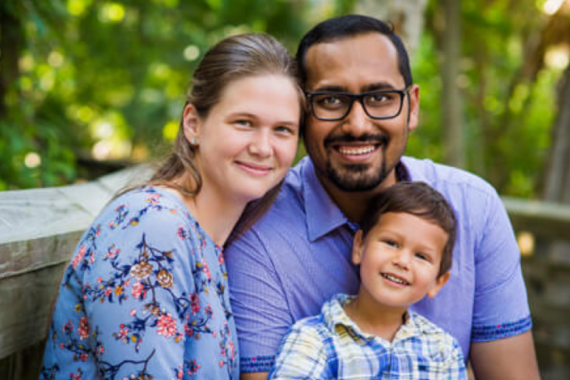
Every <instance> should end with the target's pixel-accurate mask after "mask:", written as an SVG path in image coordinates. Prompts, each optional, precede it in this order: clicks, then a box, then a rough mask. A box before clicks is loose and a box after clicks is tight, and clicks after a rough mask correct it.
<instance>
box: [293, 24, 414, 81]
mask: <svg viewBox="0 0 570 380" xmlns="http://www.w3.org/2000/svg"><path fill="white" fill-rule="evenodd" d="M371 32H377V33H380V34H383V35H385V36H386V37H388V38H389V39H390V41H392V43H393V44H394V46H395V47H396V50H397V52H398V69H399V70H400V73H401V74H402V76H403V77H404V82H405V84H406V87H408V86H410V85H411V84H412V83H413V80H412V71H411V69H410V61H409V58H408V52H407V51H406V48H405V46H404V43H403V42H402V40H401V39H400V37H399V36H398V35H397V34H396V33H395V32H394V27H393V25H392V24H389V23H386V22H383V21H381V20H378V19H376V18H373V17H369V16H363V15H346V16H341V17H336V18H331V19H329V20H326V21H323V22H321V23H319V24H318V25H317V26H315V27H314V28H313V29H311V30H310V31H309V32H308V33H307V34H305V36H304V37H303V39H302V40H301V42H300V43H299V48H298V49H297V62H298V64H299V75H300V78H301V82H302V84H303V86H305V85H306V81H307V70H306V67H305V57H306V55H307V51H308V50H309V48H310V47H311V46H313V45H314V44H318V43H323V42H331V41H334V40H340V39H343V38H346V37H351V36H356V35H359V34H365V33H371Z"/></svg>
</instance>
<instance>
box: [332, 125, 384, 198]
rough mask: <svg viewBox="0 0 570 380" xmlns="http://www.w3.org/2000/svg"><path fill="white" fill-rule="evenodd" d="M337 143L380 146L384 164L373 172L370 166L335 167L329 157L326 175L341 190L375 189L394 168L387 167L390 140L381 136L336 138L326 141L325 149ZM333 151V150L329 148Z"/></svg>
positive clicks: (345, 136)
mask: <svg viewBox="0 0 570 380" xmlns="http://www.w3.org/2000/svg"><path fill="white" fill-rule="evenodd" d="M335 142H348V143H350V142H364V143H370V144H380V150H381V152H380V153H381V155H382V163H381V164H380V167H379V168H378V169H377V170H374V171H372V169H371V167H370V165H365V164H351V165H337V166H334V165H333V163H332V161H331V159H330V157H331V155H330V154H329V155H328V159H327V166H326V175H327V178H329V180H330V181H331V182H332V183H333V184H335V186H336V187H338V188H339V189H340V190H343V191H349V192H357V191H368V190H372V189H375V188H376V187H377V186H378V185H380V184H381V183H382V181H384V179H386V177H387V176H388V173H389V172H390V171H391V170H392V168H390V169H387V167H386V149H387V147H388V144H389V143H390V139H389V138H388V137H387V136H385V135H381V134H374V135H371V134H365V135H362V136H360V137H353V136H350V135H342V136H335V137H330V138H327V139H325V142H324V144H325V147H328V146H330V144H332V143H335ZM328 149H331V148H328Z"/></svg>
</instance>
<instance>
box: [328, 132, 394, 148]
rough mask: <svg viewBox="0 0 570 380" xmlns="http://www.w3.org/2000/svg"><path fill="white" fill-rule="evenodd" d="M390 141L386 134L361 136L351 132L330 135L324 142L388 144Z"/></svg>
mask: <svg viewBox="0 0 570 380" xmlns="http://www.w3.org/2000/svg"><path fill="white" fill-rule="evenodd" d="M389 141H390V139H389V138H388V136H386V135H380V134H370V133H365V134H363V135H360V136H353V135H350V134H344V135H337V136H330V137H327V138H326V139H325V142H324V144H325V146H327V145H329V144H334V143H354V142H360V143H371V144H381V145H386V144H388V142H389Z"/></svg>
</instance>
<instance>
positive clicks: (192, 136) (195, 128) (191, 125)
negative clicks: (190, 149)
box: [182, 103, 202, 146]
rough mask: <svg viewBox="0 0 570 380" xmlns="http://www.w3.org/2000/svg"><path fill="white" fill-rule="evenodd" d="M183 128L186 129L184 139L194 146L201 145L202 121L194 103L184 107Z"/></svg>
mask: <svg viewBox="0 0 570 380" xmlns="http://www.w3.org/2000/svg"><path fill="white" fill-rule="evenodd" d="M182 127H183V128H184V137H186V141H188V143H189V144H190V145H192V146H198V145H200V133H201V128H202V120H201V119H200V116H198V110H196V107H195V106H194V105H193V104H192V103H188V104H187V105H186V107H184V113H183V115H182Z"/></svg>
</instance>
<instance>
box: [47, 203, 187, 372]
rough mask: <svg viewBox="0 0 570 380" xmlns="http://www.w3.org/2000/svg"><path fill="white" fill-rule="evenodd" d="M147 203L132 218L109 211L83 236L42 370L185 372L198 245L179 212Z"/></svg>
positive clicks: (121, 208)
mask: <svg viewBox="0 0 570 380" xmlns="http://www.w3.org/2000/svg"><path fill="white" fill-rule="evenodd" d="M146 202H150V206H148V205H147V206H148V207H146V208H145V207H143V208H142V209H136V208H133V209H131V210H129V212H127V210H126V207H127V206H126V205H119V206H117V205H116V204H115V206H109V207H108V208H107V210H106V211H104V212H103V213H102V214H101V216H100V217H99V218H98V219H97V221H96V222H95V223H94V224H93V226H92V227H91V228H90V229H89V230H88V231H87V232H86V233H85V235H84V236H83V238H82V240H81V241H80V243H79V245H78V247H77V249H76V251H75V253H74V255H73V257H72V261H71V263H70V265H69V267H68V268H67V270H66V272H65V274H64V279H63V282H62V286H61V287H60V294H59V296H58V300H57V303H56V308H55V311H54V318H53V323H52V329H51V332H50V342H48V347H47V348H46V355H45V356H44V357H45V358H44V369H43V371H47V370H50V371H54V368H55V369H56V370H57V368H60V369H62V370H63V369H64V368H65V369H66V371H67V370H69V369H73V372H72V373H62V374H61V375H62V376H64V377H62V378H83V377H85V378H91V377H90V376H92V378H95V377H101V378H106V379H107V378H109V379H123V378H128V379H130V378H137V379H139V378H143V379H151V378H155V379H166V378H178V376H179V375H180V374H181V371H182V370H183V368H184V369H185V370H186V367H187V365H186V364H187V363H184V361H183V360H184V351H185V340H186V338H187V334H185V327H186V326H187V324H188V315H189V313H188V311H189V309H191V307H192V301H193V299H192V296H193V295H194V293H195V281H194V274H193V273H192V268H193V267H194V265H193V264H192V262H193V260H194V251H195V250H196V243H195V242H196V241H197V239H193V238H192V236H191V235H192V231H188V227H187V226H188V223H185V219H184V218H183V217H182V216H181V215H178V212H177V210H176V209H174V208H173V209H168V208H165V207H162V206H160V205H158V204H153V203H152V202H153V200H152V198H150V200H149V199H147V200H146ZM50 362H52V363H54V365H53V366H49V367H48V365H49V364H50ZM93 372H97V373H93ZM73 376H76V377H73ZM77 376H80V377H77Z"/></svg>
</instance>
